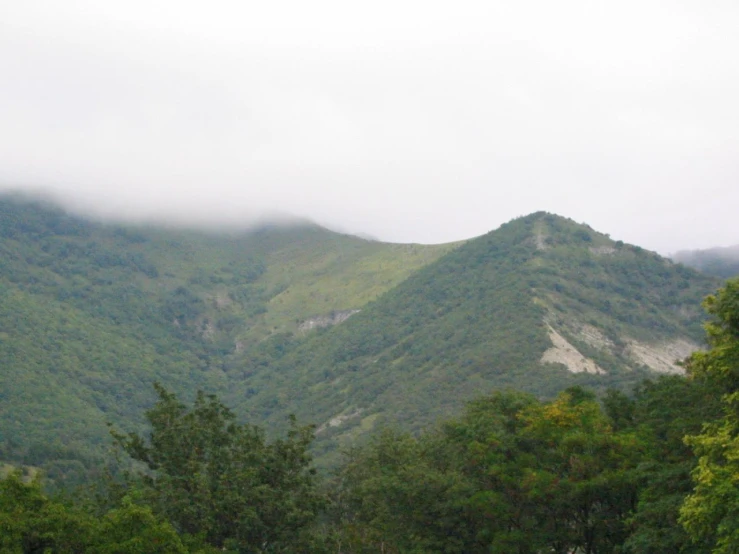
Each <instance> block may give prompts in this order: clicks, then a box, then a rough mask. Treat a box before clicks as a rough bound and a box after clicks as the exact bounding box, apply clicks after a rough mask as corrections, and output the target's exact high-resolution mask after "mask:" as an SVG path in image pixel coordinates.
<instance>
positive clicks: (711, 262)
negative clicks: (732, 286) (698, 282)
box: [671, 244, 739, 279]
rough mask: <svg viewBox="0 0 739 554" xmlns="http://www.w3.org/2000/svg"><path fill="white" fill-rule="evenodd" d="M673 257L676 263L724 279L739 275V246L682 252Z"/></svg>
mask: <svg viewBox="0 0 739 554" xmlns="http://www.w3.org/2000/svg"><path fill="white" fill-rule="evenodd" d="M671 257H672V259H673V260H675V261H676V262H680V263H682V264H685V265H687V266H690V267H694V268H696V269H698V270H700V271H703V272H704V273H708V274H710V275H716V276H717V277H722V278H724V279H728V278H730V277H735V276H737V275H739V244H736V245H734V246H723V247H716V248H706V249H704V250H681V251H679V252H676V253H675V254H673V255H672V256H671Z"/></svg>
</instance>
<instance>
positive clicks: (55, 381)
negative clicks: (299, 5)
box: [0, 197, 455, 464]
mask: <svg viewBox="0 0 739 554" xmlns="http://www.w3.org/2000/svg"><path fill="white" fill-rule="evenodd" d="M454 246H455V245H443V246H420V245H391V244H385V243H380V242H373V241H367V240H363V239H359V238H356V237H352V236H348V235H341V234H338V233H334V232H331V231H328V230H326V229H323V228H321V227H318V226H316V225H312V224H300V225H294V226H291V227H283V226H264V227H262V228H260V229H257V230H252V231H248V232H247V231H244V232H230V233H215V232H212V233H207V232H203V231H194V230H182V229H167V228H155V227H131V226H122V225H105V224H101V223H95V222H91V221H88V220H85V219H82V218H79V217H75V216H71V215H69V214H67V213H65V212H64V211H62V210H60V209H58V208H56V207H54V206H51V205H48V204H45V203H41V202H33V201H27V200H22V199H17V198H11V197H4V198H0V366H1V367H2V372H0V399H1V402H0V460H1V459H14V460H22V461H24V462H25V463H30V464H37V463H41V462H43V461H44V460H46V459H49V458H54V457H60V456H61V457H64V456H69V455H71V454H70V452H71V451H77V452H78V453H79V452H83V453H84V452H87V451H90V450H91V445H92V446H93V448H92V451H94V450H95V447H94V445H100V444H107V442H108V433H107V430H106V427H105V423H106V421H114V422H116V423H117V424H119V425H121V426H122V427H126V428H131V429H135V428H138V426H139V425H140V423H141V422H140V420H139V419H138V418H140V417H141V414H142V413H143V407H144V406H147V405H149V404H150V402H151V400H152V398H153V397H154V395H153V390H152V387H151V384H152V382H153V381H155V380H159V381H161V382H162V383H163V384H164V385H165V386H167V387H168V388H170V389H171V390H175V391H178V392H180V393H184V394H186V395H190V396H191V395H192V394H194V391H195V390H196V389H198V388H202V389H205V390H208V391H214V392H215V391H224V390H227V389H228V388H229V387H230V386H231V384H232V383H231V379H230V377H229V376H228V375H227V374H226V373H225V372H224V368H225V367H227V366H228V365H229V360H230V359H232V358H233V357H234V356H235V355H236V354H237V353H238V352H240V351H242V350H247V349H249V348H250V345H253V344H257V343H259V342H260V341H262V340H264V339H265V338H267V337H269V336H272V335H278V336H280V335H281V334H284V333H296V332H298V329H299V326H300V325H301V323H302V322H304V321H305V320H309V319H310V318H312V317H314V316H325V315H326V314H329V315H330V314H334V313H337V312H339V313H341V312H342V311H354V310H358V309H361V308H362V307H363V306H364V305H365V304H366V303H367V302H368V301H370V300H371V299H374V298H375V297H377V296H378V295H380V294H382V293H383V292H384V291H386V290H388V289H390V288H392V287H393V286H395V285H397V284H398V283H399V282H401V281H402V280H403V279H405V278H406V277H407V276H408V275H410V274H411V273H412V272H413V271H415V270H416V269H418V268H419V267H421V266H423V265H424V264H427V263H429V262H431V261H433V260H434V259H436V258H438V257H439V256H440V255H442V254H444V253H445V252H448V251H449V250H450V249H453V248H454ZM329 319H330V318H329ZM60 453H61V454H60Z"/></svg>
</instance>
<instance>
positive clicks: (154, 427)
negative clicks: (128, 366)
mask: <svg viewBox="0 0 739 554" xmlns="http://www.w3.org/2000/svg"><path fill="white" fill-rule="evenodd" d="M155 389H156V391H157V394H158V396H159V400H158V401H157V403H156V405H155V406H154V407H153V408H152V409H151V410H149V411H148V412H146V417H147V419H148V421H149V423H150V425H151V432H150V434H149V436H148V437H146V438H145V437H142V436H140V435H137V434H134V433H130V434H128V435H123V434H120V433H114V437H115V438H116V440H117V443H118V444H119V445H120V446H121V447H122V448H123V450H124V451H125V452H126V453H128V455H129V456H130V457H131V458H133V459H134V460H136V461H138V462H142V463H143V464H145V466H146V468H147V469H146V470H144V471H140V472H139V477H140V480H141V483H142V484H143V487H144V489H145V497H146V498H148V501H149V502H150V503H151V505H152V506H153V509H154V511H155V512H156V513H158V514H160V515H162V516H164V517H165V518H166V519H168V520H169V521H170V522H171V523H172V524H173V525H174V526H175V528H176V529H177V530H178V531H179V532H180V533H184V534H186V535H189V536H198V537H201V538H202V539H203V540H204V541H205V542H206V543H207V544H209V545H211V546H214V547H217V548H233V549H237V550H245V551H249V552H283V551H290V550H291V545H293V544H294V541H296V540H297V537H298V536H299V534H300V533H301V531H303V530H304V529H305V528H306V526H307V525H308V524H310V523H311V522H312V521H313V520H314V519H315V517H316V515H317V514H318V512H319V510H320V509H321V507H322V505H323V499H322V496H321V495H320V494H319V492H318V491H317V487H316V480H315V470H314V469H313V468H312V467H311V457H310V455H309V454H308V451H307V449H308V446H309V444H310V442H311V440H312V438H313V429H312V427H298V426H297V425H296V423H295V420H294V418H291V427H290V431H289V432H288V435H287V438H286V439H281V440H276V441H274V442H272V443H268V442H267V441H266V440H265V437H264V433H263V432H262V430H261V429H260V428H258V427H256V426H252V425H248V424H243V425H241V424H238V423H236V421H235V416H234V414H233V413H232V412H231V410H229V409H228V408H227V407H226V406H224V405H223V404H222V403H221V402H220V401H219V400H218V399H217V398H216V397H215V396H213V395H206V394H203V393H202V392H199V393H198V395H197V398H196V399H195V403H194V405H193V407H192V408H191V409H188V408H187V407H186V406H185V405H184V404H182V403H181V402H180V401H179V400H178V399H177V398H176V396H175V395H174V394H172V393H169V392H167V391H166V390H165V389H164V388H163V387H162V386H160V385H158V384H156V385H155Z"/></svg>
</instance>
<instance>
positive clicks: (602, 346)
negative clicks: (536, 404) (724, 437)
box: [229, 213, 720, 455]
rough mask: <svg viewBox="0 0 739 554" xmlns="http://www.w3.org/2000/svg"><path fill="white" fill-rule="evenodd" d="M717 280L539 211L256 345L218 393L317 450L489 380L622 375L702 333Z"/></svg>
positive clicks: (539, 387) (411, 418)
mask: <svg viewBox="0 0 739 554" xmlns="http://www.w3.org/2000/svg"><path fill="white" fill-rule="evenodd" d="M719 284H720V281H719V280H718V279H715V278H712V277H709V276H706V275H703V274H701V273H698V272H696V271H695V270H692V269H689V268H687V267H685V266H682V265H678V264H674V263H672V262H671V261H670V260H667V259H665V258H662V257H660V256H658V255H657V254H654V253H651V252H648V251H646V250H643V249H642V248H639V247H637V246H629V245H625V244H623V243H622V242H620V241H612V240H611V239H610V238H608V237H607V236H605V235H603V234H600V233H597V232H595V231H593V230H592V229H590V228H589V227H587V226H584V225H578V224H576V223H574V222H572V221H570V220H566V219H564V218H561V217H558V216H554V215H551V214H546V213H537V214H533V215H531V216H528V217H524V218H520V219H517V220H514V221H512V222H510V223H508V224H506V225H503V226H502V227H501V228H499V229H497V230H495V231H493V232H491V233H489V234H487V235H485V236H482V237H479V238H477V239H473V240H470V241H468V242H466V243H465V244H464V245H462V246H460V247H459V248H457V249H455V250H453V251H451V252H449V253H448V254H446V255H445V256H443V257H441V258H439V259H438V260H436V261H435V262H433V263H431V264H429V265H427V266H425V267H423V268H422V269H419V270H418V271H417V272H416V273H414V274H413V275H412V276H411V277H409V278H408V279H406V280H405V281H403V282H402V283H400V284H399V285H398V286H397V287H395V288H394V289H392V290H390V291H389V292H387V293H386V294H385V295H383V296H382V297H380V298H379V299H378V300H377V301H375V302H372V303H370V304H368V305H367V306H366V307H365V308H364V309H363V310H362V312H361V313H358V314H356V315H355V316H353V317H352V318H351V319H349V320H348V321H346V322H345V323H343V324H342V325H340V326H337V327H333V328H331V329H328V330H326V331H323V332H319V333H315V334H314V335H313V336H311V337H310V338H308V339H307V340H305V339H297V340H296V339H292V340H291V339H285V340H284V341H283V342H282V343H281V344H279V345H278V346H279V348H275V345H274V344H269V343H265V344H263V345H260V347H259V348H256V349H254V351H252V352H250V353H248V355H247V356H246V358H245V359H244V361H243V363H241V364H239V365H238V369H236V370H235V371H236V374H235V375H234V377H235V378H236V379H235V380H236V381H241V382H243V383H244V384H248V391H247V392H246V394H245V393H244V391H243V389H236V390H235V391H234V393H233V394H232V395H231V396H230V397H229V402H230V403H232V404H234V405H238V406H239V407H240V408H241V409H242V410H243V411H245V412H248V413H249V414H250V415H251V417H252V418H253V419H257V420H265V421H267V422H271V423H272V424H273V425H275V426H278V425H279V422H281V421H284V418H285V416H286V414H287V413H288V412H296V413H297V415H298V417H299V419H301V420H307V421H314V422H316V423H318V424H319V425H320V427H319V446H318V448H319V451H320V452H321V453H322V454H326V455H330V452H332V451H335V449H336V446H337V445H341V444H344V445H346V444H351V442H352V441H354V440H355V439H356V438H357V437H359V436H361V435H362V434H364V433H366V432H367V431H369V430H371V429H373V428H376V427H378V426H381V425H385V424H390V425H401V426H404V427H407V428H411V429H420V428H422V427H424V426H427V425H429V424H430V423H433V422H434V421H436V420H437V419H438V418H440V417H447V416H449V415H450V414H452V413H456V412H458V410H459V409H460V407H461V406H462V404H463V403H464V402H465V401H467V400H469V399H470V398H473V397H475V396H477V395H480V394H484V393H488V392H490V391H492V390H494V389H501V388H515V389H519V390H526V391H530V392H534V393H536V394H538V395H540V396H542V397H551V396H552V395H554V394H555V393H556V392H557V391H559V390H561V389H562V388H564V387H566V386H569V385H574V384H585V385H589V386H591V387H594V388H596V389H603V388H605V387H608V386H618V387H628V386H630V385H632V384H634V383H635V382H637V381H639V380H641V379H642V378H644V377H645V376H648V375H650V374H653V373H654V372H655V371H660V372H679V371H681V369H680V368H679V367H678V366H677V365H675V363H674V362H675V361H676V360H677V359H681V358H683V357H685V356H686V355H687V354H689V353H690V352H691V351H692V350H694V349H696V348H698V347H699V346H700V345H701V344H702V337H703V330H702V327H701V322H702V317H703V316H702V311H701V309H700V302H701V300H702V298H703V297H704V296H705V295H706V294H708V293H710V292H712V291H713V290H715V289H716V288H717V286H718V285H719Z"/></svg>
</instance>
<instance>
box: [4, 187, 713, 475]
mask: <svg viewBox="0 0 739 554" xmlns="http://www.w3.org/2000/svg"><path fill="white" fill-rule="evenodd" d="M719 285H720V282H719V281H718V280H717V279H714V278H712V277H708V276H706V275H703V274H700V273H698V272H696V271H694V270H691V269H689V268H687V267H685V266H682V265H679V264H677V265H675V264H673V263H672V262H670V261H669V260H666V259H664V258H661V257H659V256H657V255H656V254H653V253H650V252H647V251H644V250H643V249H641V248H639V247H635V246H629V245H624V244H622V243H620V242H614V241H612V240H610V239H609V238H608V237H607V236H605V235H601V234H599V233H597V232H595V231H593V230H592V229H590V228H589V227H587V226H584V225H578V224H576V223H574V222H572V221H570V220H566V219H563V218H560V217H557V216H553V215H549V214H545V213H537V214H533V215H531V216H528V217H525V218H520V219H517V220H514V221H512V222H511V223H508V224H506V225H504V226H502V227H501V228H500V229H498V230H496V231H493V232H491V233H489V234H487V235H485V236H483V237H479V238H477V239H474V240H470V241H468V242H466V243H464V244H462V245H459V244H453V245H442V246H420V245H392V244H385V243H380V242H374V241H367V240H363V239H359V238H357V237H353V236H348V235H341V234H337V233H333V232H331V231H328V230H326V229H323V228H321V227H318V226H316V225H312V224H305V223H303V224H299V225H293V226H289V227H286V226H263V227H261V228H259V229H254V230H251V231H248V232H247V231H244V232H229V233H225V232H222V233H216V232H204V231H196V230H183V229H175V228H159V227H145V226H138V227H132V226H122V225H106V224H101V223H95V222H91V221H88V220H85V219H82V218H79V217H75V216H71V215H69V214H67V213H65V212H63V211H62V210H60V209H58V208H55V207H53V206H49V205H46V204H43V203H38V202H28V201H19V200H17V199H13V198H3V199H1V200H0V364H2V368H3V371H2V373H0V395H1V396H0V399H1V400H2V402H0V460H4V461H11V462H20V463H25V464H28V465H34V466H43V467H44V469H46V470H47V471H48V472H50V473H54V472H57V473H60V474H63V475H67V474H69V473H70V472H71V473H74V472H75V471H77V472H78V473H79V472H82V473H84V471H85V469H84V468H81V467H79V466H80V464H82V465H85V464H87V466H88V469H89V467H94V466H95V462H94V460H92V458H90V456H94V455H95V454H96V453H97V452H100V449H101V448H102V447H103V445H105V444H107V441H108V438H107V430H106V427H105V424H106V422H109V421H110V422H114V423H115V424H116V426H118V427H119V428H121V429H126V430H131V431H136V430H140V429H141V426H142V425H143V421H142V419H141V414H142V413H143V411H144V408H145V407H146V406H147V405H149V404H150V403H151V401H152V399H153V396H154V393H153V390H152V387H151V384H152V382H154V381H160V382H161V383H162V384H163V385H164V386H165V387H167V388H168V389H170V390H172V391H174V392H176V393H178V394H181V395H183V397H185V398H192V396H193V395H194V393H195V391H196V390H197V389H203V390H205V391H207V392H214V393H217V394H219V395H220V396H222V397H223V398H224V399H225V400H226V401H227V402H228V404H230V405H232V406H234V407H235V408H236V411H237V414H238V415H239V417H241V418H244V419H248V420H249V421H252V422H254V423H259V424H266V425H267V426H268V428H269V429H271V430H272V431H276V430H279V429H281V428H284V425H285V423H286V421H287V416H288V414H290V413H295V414H296V415H297V416H298V418H299V421H301V422H306V423H315V424H317V425H318V436H319V441H318V443H317V446H316V448H317V452H318V453H319V454H320V455H321V456H322V463H331V461H332V457H334V456H335V453H336V451H337V450H336V447H337V446H338V445H341V444H349V443H351V442H353V441H354V440H355V439H357V438H359V437H361V436H363V435H364V434H365V433H366V432H368V431H370V430H371V429H373V428H377V427H378V426H382V425H384V424H392V425H395V424H400V425H401V426H404V427H406V428H408V429H412V430H420V429H422V428H424V427H426V426H427V425H429V424H430V423H433V422H434V421H436V420H437V419H439V418H443V417H449V416H452V415H456V414H457V413H458V412H459V410H460V408H461V407H462V406H463V404H464V403H465V402H466V401H467V400H469V399H471V398H473V397H475V396H477V395H480V394H485V393H489V392H491V391H493V390H496V389H501V388H515V389H520V390H525V391H529V392H533V393H534V394H536V395H538V396H540V397H544V398H551V397H553V396H554V395H556V394H557V393H558V392H559V391H560V390H562V389H563V388H565V387H567V386H570V385H572V384H586V385H590V386H593V387H595V388H596V389H601V390H602V389H605V388H606V387H608V386H618V387H629V386H630V385H631V384H633V383H635V382H637V381H638V380H639V379H641V378H642V377H643V376H644V375H647V374H649V373H650V372H652V371H662V372H675V371H679V368H678V367H677V366H675V365H674V361H675V360H676V359H678V358H682V357H684V356H686V355H687V354H688V353H689V352H690V351H691V350H693V349H695V348H697V347H698V346H699V345H700V343H701V340H702V337H703V332H702V330H701V321H702V313H701V311H700V301H701V299H702V298H703V297H704V296H705V295H706V294H708V293H710V292H711V291H713V290H715V289H716V288H717V287H718V286H719ZM348 316H351V317H348ZM339 323H340V324H339ZM49 460H56V461H55V462H54V464H57V466H58V467H57V466H53V464H52V466H49V464H50V462H49ZM44 464H46V465H45V466H44ZM70 468H76V469H70Z"/></svg>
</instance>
